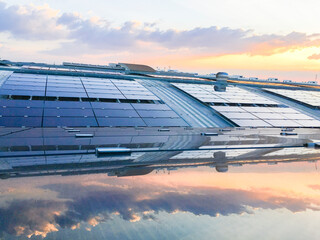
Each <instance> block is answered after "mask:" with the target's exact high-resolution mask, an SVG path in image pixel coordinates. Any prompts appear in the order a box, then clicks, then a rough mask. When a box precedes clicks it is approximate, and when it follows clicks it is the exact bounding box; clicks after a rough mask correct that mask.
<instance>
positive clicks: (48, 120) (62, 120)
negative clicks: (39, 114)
mask: <svg viewBox="0 0 320 240" xmlns="http://www.w3.org/2000/svg"><path fill="white" fill-rule="evenodd" d="M43 126H44V127H56V126H67V127H86V126H93V127H95V126H97V122H96V119H95V118H93V117H87V118H85V117H44V118H43Z"/></svg>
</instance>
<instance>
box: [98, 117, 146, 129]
mask: <svg viewBox="0 0 320 240" xmlns="http://www.w3.org/2000/svg"><path fill="white" fill-rule="evenodd" d="M97 120H98V123H99V126H100V127H101V126H102V127H110V126H146V124H145V123H144V121H143V120H142V119H141V118H116V117H108V118H100V117H97Z"/></svg>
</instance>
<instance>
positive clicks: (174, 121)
mask: <svg viewBox="0 0 320 240" xmlns="http://www.w3.org/2000/svg"><path fill="white" fill-rule="evenodd" d="M143 120H144V121H145V122H146V124H147V125H148V126H149V127H156V126H157V127H161V126H168V127H169V126H172V127H173V126H188V124H187V123H186V122H185V121H183V120H182V119H181V118H143Z"/></svg>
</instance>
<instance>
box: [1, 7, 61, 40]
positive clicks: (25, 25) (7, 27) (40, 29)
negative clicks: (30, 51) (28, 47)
mask: <svg viewBox="0 0 320 240" xmlns="http://www.w3.org/2000/svg"><path fill="white" fill-rule="evenodd" d="M57 14H58V11H55V10H53V9H51V8H49V7H48V6H43V7H35V6H18V5H13V6H10V7H7V6H6V4H5V3H4V2H1V1H0V32H9V33H11V35H12V36H13V37H14V38H17V39H23V40H54V39H59V38H63V37H65V35H66V31H65V30H64V29H63V26H62V25H59V24H57V21H56V16H57Z"/></svg>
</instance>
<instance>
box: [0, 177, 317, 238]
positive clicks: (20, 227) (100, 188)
mask: <svg viewBox="0 0 320 240" xmlns="http://www.w3.org/2000/svg"><path fill="white" fill-rule="evenodd" d="M126 186H128V185H126ZM129 186H130V185H129ZM45 188H46V189H50V190H53V191H56V192H58V194H59V197H60V198H63V199H69V200H67V201H48V200H20V201H12V202H10V203H9V204H8V205H7V207H4V208H0V231H1V232H7V233H9V234H12V235H24V236H31V235H41V236H43V237H44V236H46V234H47V233H49V232H53V231H57V230H58V229H59V228H68V229H74V230H75V229H78V228H80V225H81V224H83V226H84V228H85V229H88V230H90V229H91V228H92V227H94V226H97V225H98V224H99V223H101V222H105V221H107V220H109V219H112V218H113V216H116V215H117V216H120V217H121V218H123V219H124V220H127V221H128V222H129V221H130V222H137V221H141V220H156V216H157V214H158V213H159V212H168V213H176V212H190V213H193V214H195V215H209V216H211V217H216V216H219V215H229V214H242V213H252V209H254V208H263V209H277V208H286V209H288V210H290V211H292V212H297V211H304V210H306V209H307V208H312V209H315V210H316V208H315V207H312V206H314V204H317V203H315V202H313V201H311V200H310V199H301V198H294V197H286V196H278V195H274V194H271V193H265V192H262V191H260V192H259V191H246V190H235V189H219V188H197V187H186V188H183V189H181V188H179V189H178V188H163V187H161V186H157V185H152V186H150V185H149V186H140V187H122V186H119V185H116V186H113V185H108V184H106V185H103V184H92V185H89V184H86V185H85V186H83V185H80V184H68V183H66V184H50V185H46V186H45ZM146 196H147V197H146Z"/></svg>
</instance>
